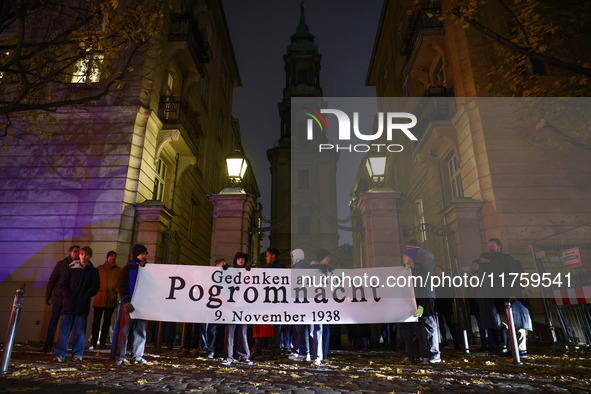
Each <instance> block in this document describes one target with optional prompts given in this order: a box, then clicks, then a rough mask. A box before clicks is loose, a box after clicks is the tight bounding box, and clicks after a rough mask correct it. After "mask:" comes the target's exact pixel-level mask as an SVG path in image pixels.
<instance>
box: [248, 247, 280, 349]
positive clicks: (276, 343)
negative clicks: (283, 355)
mask: <svg viewBox="0 0 591 394" xmlns="http://www.w3.org/2000/svg"><path fill="white" fill-rule="evenodd" d="M277 256H279V251H278V250H277V249H276V248H273V247H269V248H267V252H266V253H265V260H266V261H267V264H266V265H265V266H264V267H263V268H285V266H284V265H283V264H281V262H279V260H277ZM285 328H288V327H287V326H286V327H285ZM281 330H282V326H281V324H274V325H268V324H254V325H253V326H252V336H253V338H254V346H253V348H252V350H253V352H252V355H251V357H252V359H253V360H254V358H255V357H260V356H261V355H262V347H263V341H264V338H269V337H270V338H273V343H272V345H271V350H272V351H273V356H272V359H273V360H277V359H278V358H279V352H280V351H281Z"/></svg>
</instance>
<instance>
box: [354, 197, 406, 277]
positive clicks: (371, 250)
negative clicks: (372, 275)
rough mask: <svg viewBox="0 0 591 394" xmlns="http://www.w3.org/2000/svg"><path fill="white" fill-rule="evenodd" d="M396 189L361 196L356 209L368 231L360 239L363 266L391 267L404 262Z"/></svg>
mask: <svg viewBox="0 0 591 394" xmlns="http://www.w3.org/2000/svg"><path fill="white" fill-rule="evenodd" d="M400 196H401V194H400V193H398V192H395V191H393V190H392V191H369V192H367V193H365V194H363V195H361V196H360V197H359V199H358V200H357V208H359V210H360V211H361V220H362V223H363V228H364V230H365V232H364V234H363V241H362V242H361V248H362V256H363V262H362V267H364V268H366V267H388V266H398V265H400V264H401V259H402V256H401V253H402V251H401V250H400V231H399V227H398V201H399V200H400Z"/></svg>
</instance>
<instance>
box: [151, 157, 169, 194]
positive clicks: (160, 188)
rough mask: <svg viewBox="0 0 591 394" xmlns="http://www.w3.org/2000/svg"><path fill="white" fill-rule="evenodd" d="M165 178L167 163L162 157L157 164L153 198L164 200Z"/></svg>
mask: <svg viewBox="0 0 591 394" xmlns="http://www.w3.org/2000/svg"><path fill="white" fill-rule="evenodd" d="M165 178H166V164H164V162H163V161H162V159H158V163H157V164H156V177H155V179H154V194H153V195H152V200H158V201H162V196H163V195H164V185H165V183H164V180H165Z"/></svg>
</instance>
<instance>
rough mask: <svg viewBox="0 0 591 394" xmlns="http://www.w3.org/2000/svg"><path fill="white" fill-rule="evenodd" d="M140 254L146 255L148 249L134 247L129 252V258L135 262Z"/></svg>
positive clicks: (139, 246)
mask: <svg viewBox="0 0 591 394" xmlns="http://www.w3.org/2000/svg"><path fill="white" fill-rule="evenodd" d="M142 253H145V254H148V248H146V247H145V246H144V245H139V244H138V245H135V246H134V247H133V249H132V250H131V258H132V259H134V260H135V259H136V258H138V256H139V255H140V254H142Z"/></svg>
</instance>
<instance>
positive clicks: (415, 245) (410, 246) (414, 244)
mask: <svg viewBox="0 0 591 394" xmlns="http://www.w3.org/2000/svg"><path fill="white" fill-rule="evenodd" d="M404 246H405V248H406V249H420V248H421V247H420V246H419V243H418V242H417V241H415V240H414V239H411V240H410V241H408V242H407V243H406V245H404Z"/></svg>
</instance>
